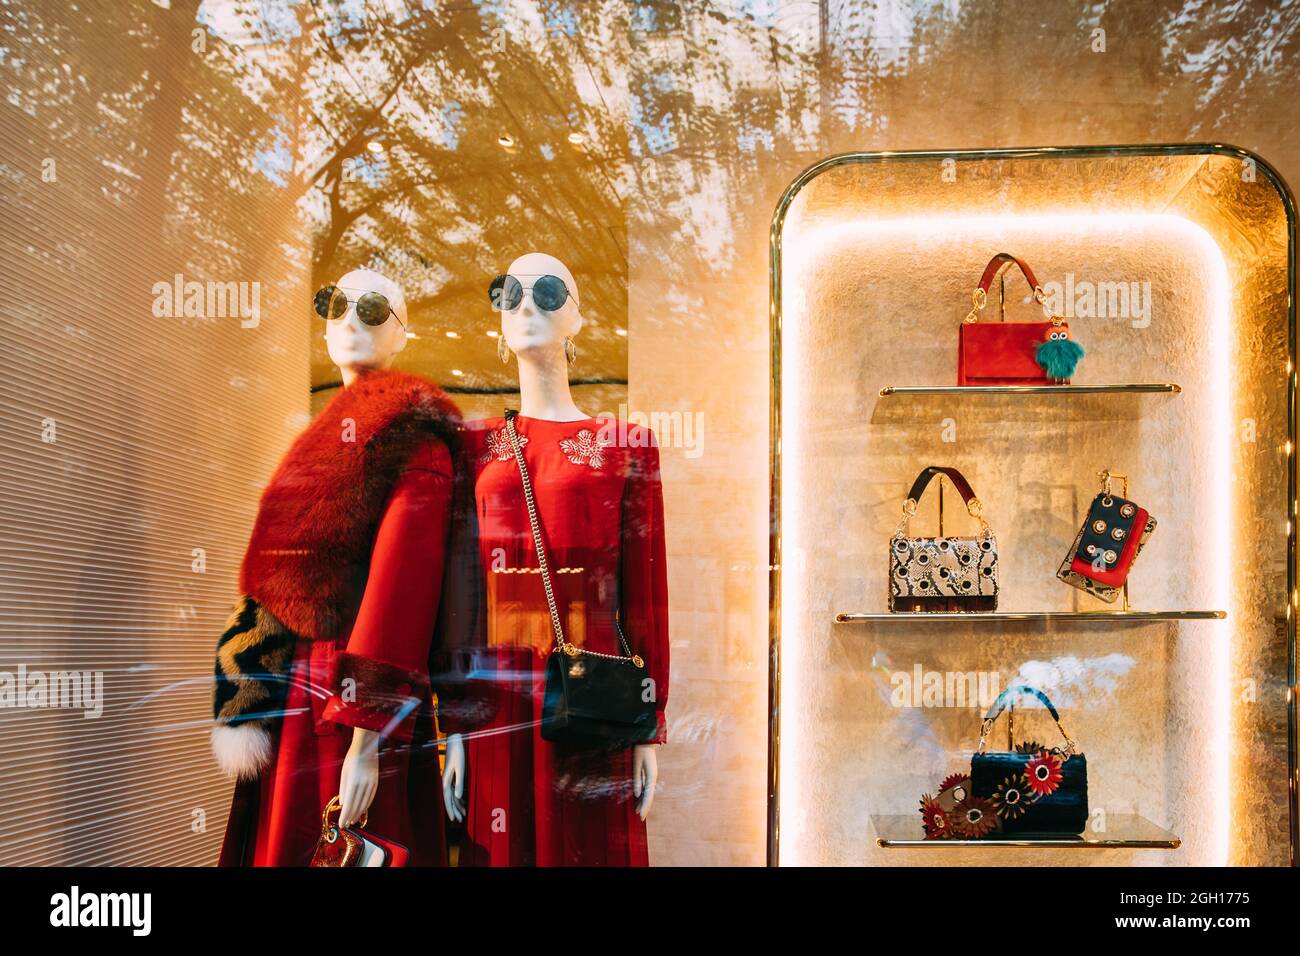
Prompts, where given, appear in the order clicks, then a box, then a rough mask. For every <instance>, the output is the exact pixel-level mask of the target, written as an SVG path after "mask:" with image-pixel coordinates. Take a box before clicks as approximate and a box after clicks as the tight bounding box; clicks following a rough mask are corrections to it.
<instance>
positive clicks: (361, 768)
mask: <svg viewBox="0 0 1300 956" xmlns="http://www.w3.org/2000/svg"><path fill="white" fill-rule="evenodd" d="M381 739H382V738H381V737H380V735H379V734H377V733H375V732H374V731H373V730H366V729H365V728H363V727H357V728H355V729H354V730H353V731H352V746H350V747H349V748H348V753H347V756H346V757H344V758H343V772H342V774H340V776H339V802H340V803H341V804H342V805H343V809H342V810H340V811H339V826H341V827H350V826H352V824H354V823H356V822H357V821H358V820H360V819H361V817H362V815H363V814H364V813H365V812H366V811H367V810H369V809H370V803H371V801H372V800H374V799H375V792H376V791H377V790H378V789H379V741H380V740H381Z"/></svg>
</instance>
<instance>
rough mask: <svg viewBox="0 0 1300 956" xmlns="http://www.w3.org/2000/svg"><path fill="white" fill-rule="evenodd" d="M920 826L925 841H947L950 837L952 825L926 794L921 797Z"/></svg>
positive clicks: (946, 815)
mask: <svg viewBox="0 0 1300 956" xmlns="http://www.w3.org/2000/svg"><path fill="white" fill-rule="evenodd" d="M921 826H922V827H924V829H925V838H926V839H927V840H947V839H949V838H951V837H952V824H951V823H950V822H949V820H948V814H946V813H944V812H943V807H941V806H939V804H937V803H936V802H935V800H934V797H932V796H930V795H929V794H928V793H927V794H924V795H923V796H922V797H921Z"/></svg>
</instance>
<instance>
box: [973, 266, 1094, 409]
mask: <svg viewBox="0 0 1300 956" xmlns="http://www.w3.org/2000/svg"><path fill="white" fill-rule="evenodd" d="M1012 264H1015V265H1017V266H1019V267H1020V272H1021V274H1023V275H1024V277H1025V281H1026V282H1028V283H1029V287H1030V288H1031V289H1033V290H1034V301H1035V302H1037V303H1038V304H1039V305H1041V306H1042V307H1043V315H1045V316H1046V317H1047V321H1045V322H1007V321H1001V322H980V321H979V314H980V312H981V311H983V309H984V307H985V306H986V305H987V304H988V293H989V289H990V287H991V286H992V284H993V280H994V279H995V278H997V277H998V276H999V275H1000V274H1001V273H1002V272H1003V271H1004V270H1006V269H1008V268H1010V266H1011V265H1012ZM971 305H972V308H971V310H970V311H969V312H967V313H966V318H965V319H964V320H963V321H962V326H961V331H960V333H959V336H958V340H957V384H958V385H966V386H971V385H1068V384H1070V377H1071V376H1072V375H1073V374H1074V370H1075V367H1076V366H1077V365H1078V364H1079V360H1080V359H1081V358H1083V347H1082V346H1080V345H1079V343H1077V342H1075V341H1073V340H1072V339H1071V338H1070V326H1069V325H1067V324H1066V322H1065V319H1063V318H1062V317H1061V316H1059V315H1054V314H1053V313H1052V311H1051V309H1049V308H1048V306H1047V297H1046V295H1045V294H1044V293H1043V289H1042V286H1040V285H1039V284H1038V280H1037V279H1035V278H1034V273H1033V271H1032V270H1031V269H1030V268H1029V266H1028V265H1027V264H1026V263H1025V262H1024V261H1023V260H1021V259H1017V258H1016V257H1015V256H1013V255H1011V254H1010V253H1006V252H999V253H998V254H997V255H996V256H994V257H993V258H992V259H990V260H989V264H988V265H987V266H985V268H984V274H983V275H982V276H981V277H980V281H979V285H977V286H976V287H975V291H974V292H972V293H971Z"/></svg>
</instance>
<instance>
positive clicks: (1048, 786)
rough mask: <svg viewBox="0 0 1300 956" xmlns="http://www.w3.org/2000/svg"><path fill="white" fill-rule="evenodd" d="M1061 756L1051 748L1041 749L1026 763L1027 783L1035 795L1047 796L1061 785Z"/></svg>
mask: <svg viewBox="0 0 1300 956" xmlns="http://www.w3.org/2000/svg"><path fill="white" fill-rule="evenodd" d="M1062 776H1063V774H1062V773H1061V758H1060V757H1058V756H1057V755H1056V754H1054V753H1052V752H1051V751H1050V750H1040V751H1039V752H1038V754H1037V755H1036V756H1035V757H1033V758H1032V759H1031V760H1030V761H1029V762H1028V763H1027V764H1025V783H1027V784H1029V789H1030V790H1032V791H1034V794H1035V796H1039V797H1046V796H1048V795H1049V794H1053V793H1055V792H1056V789H1057V787H1059V786H1060V785H1061V778H1062Z"/></svg>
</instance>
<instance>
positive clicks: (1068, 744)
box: [976, 684, 1079, 755]
mask: <svg viewBox="0 0 1300 956" xmlns="http://www.w3.org/2000/svg"><path fill="white" fill-rule="evenodd" d="M1024 694H1032V695H1033V696H1034V697H1037V698H1038V699H1039V700H1040V701H1042V702H1043V706H1044V707H1046V708H1047V712H1048V713H1049V714H1051V715H1052V720H1054V721H1055V722H1056V729H1057V730H1059V731H1060V732H1061V736H1062V737H1064V738H1065V747H1063V748H1062V753H1065V754H1067V755H1069V754H1077V753H1078V752H1079V748H1078V747H1077V746H1075V743H1074V741H1073V740H1071V739H1070V735H1069V734H1067V733H1066V732H1065V728H1064V727H1062V726H1061V715H1060V714H1059V713H1057V711H1056V707H1055V706H1053V705H1052V702H1051V701H1050V700H1048V698H1047V695H1046V694H1044V693H1043V692H1042V691H1041V690H1039V689H1038V688H1037V687H1030V686H1029V685H1028V684H1013V685H1012V686H1011V687H1008V688H1007V689H1006V690H1004V691H1003V692H1002V693H1000V694H998V699H997V700H995V701H994V702H993V706H992V707H990V708H989V712H988V713H987V714H985V715H984V719H983V721H981V722H980V745H979V750H978V751H976V752H977V753H983V752H984V747H985V745H986V744H987V743H988V739H989V731H991V730H992V729H993V722H994V721H995V720H997V719H998V715H999V714H1001V713H1002V711H1003V710H1005V709H1006V706H1007V703H1008V702H1009V701H1010V699H1011V697H1012V696H1013V695H1024Z"/></svg>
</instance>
